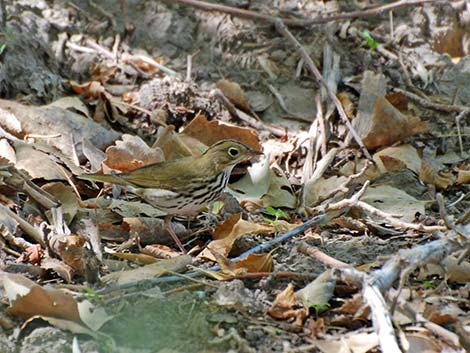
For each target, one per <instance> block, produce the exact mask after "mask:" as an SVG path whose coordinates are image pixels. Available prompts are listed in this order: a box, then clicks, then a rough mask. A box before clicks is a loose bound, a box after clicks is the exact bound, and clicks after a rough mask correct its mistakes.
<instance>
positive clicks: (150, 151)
mask: <svg viewBox="0 0 470 353" xmlns="http://www.w3.org/2000/svg"><path fill="white" fill-rule="evenodd" d="M106 156H107V157H106V159H105V161H104V164H106V165H107V166H108V167H109V168H111V169H116V170H119V171H121V172H129V171H131V170H134V169H136V168H139V167H143V166H145V165H148V164H152V163H157V162H161V161H163V160H164V156H163V151H162V150H160V149H159V148H150V147H149V146H148V145H147V144H146V143H145V142H144V141H143V140H142V139H141V138H140V137H138V136H133V135H122V141H116V142H115V146H110V147H108V148H107V149H106Z"/></svg>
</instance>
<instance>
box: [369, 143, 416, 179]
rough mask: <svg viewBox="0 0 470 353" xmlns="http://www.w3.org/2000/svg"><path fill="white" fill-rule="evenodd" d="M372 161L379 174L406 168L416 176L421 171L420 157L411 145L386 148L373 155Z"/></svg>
mask: <svg viewBox="0 0 470 353" xmlns="http://www.w3.org/2000/svg"><path fill="white" fill-rule="evenodd" d="M373 159H374V161H375V163H376V165H377V167H378V168H379V170H380V172H381V173H385V172H392V171H398V170H402V169H404V168H408V169H411V170H412V171H414V172H415V173H417V174H418V173H419V171H420V170H421V157H420V156H419V155H418V151H417V150H416V148H414V147H413V146H411V145H401V146H398V147H387V148H385V149H383V150H381V151H379V152H377V153H375V154H374V156H373Z"/></svg>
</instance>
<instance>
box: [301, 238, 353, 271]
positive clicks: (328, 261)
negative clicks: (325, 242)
mask: <svg viewBox="0 0 470 353" xmlns="http://www.w3.org/2000/svg"><path fill="white" fill-rule="evenodd" d="M298 249H299V251H300V252H301V253H304V254H307V255H310V256H312V257H314V258H315V259H317V260H318V261H320V262H321V263H322V264H324V265H325V266H328V267H331V268H345V267H349V266H350V265H349V264H347V263H346V262H343V261H340V260H337V259H335V258H333V257H331V256H329V255H327V254H325V253H324V252H323V251H321V250H320V249H318V248H317V247H313V246H310V245H308V244H306V243H305V242H301V243H300V245H299V246H298Z"/></svg>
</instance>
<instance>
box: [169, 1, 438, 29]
mask: <svg viewBox="0 0 470 353" xmlns="http://www.w3.org/2000/svg"><path fill="white" fill-rule="evenodd" d="M164 1H167V2H171V3H175V2H176V3H179V4H183V5H188V6H192V7H195V8H198V9H200V10H203V11H218V12H225V13H228V14H230V15H234V16H238V17H243V18H248V19H253V20H261V21H263V22H269V23H275V21H276V19H277V18H276V17H273V16H270V15H265V14H261V13H257V12H253V11H249V10H244V9H239V8H236V7H231V6H225V5H218V4H212V3H208V2H205V1H199V0H164ZM442 1H444V0H400V1H396V2H394V3H391V4H385V5H380V6H376V7H373V8H370V9H367V10H359V11H352V12H348V13H343V14H336V15H331V16H325V17H320V18H311V19H298V20H297V19H287V18H286V19H284V20H283V22H284V23H285V24H286V25H288V26H300V27H305V26H312V25H318V24H322V23H328V22H334V21H340V20H344V19H351V18H358V17H370V16H376V15H378V14H382V13H385V12H388V11H391V10H393V9H398V8H400V7H407V6H422V5H424V4H428V3H434V2H442Z"/></svg>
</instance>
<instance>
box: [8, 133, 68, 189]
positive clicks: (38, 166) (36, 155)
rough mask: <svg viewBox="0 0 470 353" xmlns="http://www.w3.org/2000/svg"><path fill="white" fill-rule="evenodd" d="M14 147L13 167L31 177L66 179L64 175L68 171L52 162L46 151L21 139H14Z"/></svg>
mask: <svg viewBox="0 0 470 353" xmlns="http://www.w3.org/2000/svg"><path fill="white" fill-rule="evenodd" d="M14 148H15V151H16V165H15V167H16V168H17V169H23V170H25V171H26V172H27V173H28V174H29V175H30V176H31V178H33V179H36V178H42V179H45V180H67V178H66V176H67V175H69V174H70V173H69V172H68V171H66V170H65V169H64V168H63V167H62V166H61V165H59V164H57V163H56V162H54V160H53V159H51V157H50V156H49V155H48V154H47V153H44V152H41V151H38V150H36V149H34V148H33V147H32V146H30V145H28V144H26V143H24V142H22V141H15V143H14Z"/></svg>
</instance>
